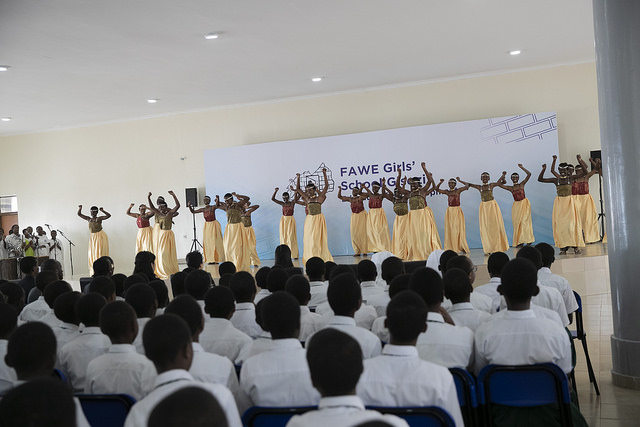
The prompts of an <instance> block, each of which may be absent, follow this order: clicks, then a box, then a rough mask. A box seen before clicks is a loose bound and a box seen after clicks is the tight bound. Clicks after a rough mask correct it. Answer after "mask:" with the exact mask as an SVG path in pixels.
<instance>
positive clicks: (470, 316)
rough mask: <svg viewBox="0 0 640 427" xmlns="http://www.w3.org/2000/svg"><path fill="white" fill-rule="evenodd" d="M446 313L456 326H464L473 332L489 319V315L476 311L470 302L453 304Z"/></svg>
mask: <svg viewBox="0 0 640 427" xmlns="http://www.w3.org/2000/svg"><path fill="white" fill-rule="evenodd" d="M447 312H448V313H449V316H451V319H453V322H454V323H455V324H456V326H466V327H467V328H469V329H471V330H472V331H474V332H475V330H476V329H478V326H479V325H480V324H481V323H484V322H486V321H487V320H489V319H490V318H491V315H490V314H489V313H487V312H486V311H480V310H477V309H476V308H474V307H473V305H471V303H470V302H462V303H459V304H453V305H452V306H451V308H449V309H448V310H447Z"/></svg>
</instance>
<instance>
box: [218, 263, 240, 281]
mask: <svg viewBox="0 0 640 427" xmlns="http://www.w3.org/2000/svg"><path fill="white" fill-rule="evenodd" d="M235 272H236V265H235V264H234V263H232V262H231V261H225V262H221V263H220V265H219V266H218V274H220V277H222V275H223V274H227V273H231V274H233V273H235Z"/></svg>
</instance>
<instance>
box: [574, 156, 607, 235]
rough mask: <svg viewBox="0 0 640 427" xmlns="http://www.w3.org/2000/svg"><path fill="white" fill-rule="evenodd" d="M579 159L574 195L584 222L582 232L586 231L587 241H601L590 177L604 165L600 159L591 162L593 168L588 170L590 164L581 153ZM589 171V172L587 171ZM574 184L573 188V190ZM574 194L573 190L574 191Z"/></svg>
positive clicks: (581, 219) (581, 220)
mask: <svg viewBox="0 0 640 427" xmlns="http://www.w3.org/2000/svg"><path fill="white" fill-rule="evenodd" d="M576 158H577V159H578V165H576V178H575V180H574V183H575V187H576V194H575V195H574V196H573V198H574V199H575V203H576V210H577V211H578V215H579V216H580V223H581V224H582V232H583V233H584V241H585V243H595V242H598V241H600V229H599V227H598V213H597V211H596V204H595V202H594V201H593V197H591V194H589V179H591V177H592V176H593V175H595V174H596V173H598V170H599V169H600V167H601V166H602V165H601V164H600V159H597V161H593V159H591V158H590V159H589V162H591V166H592V169H591V170H590V171H588V166H587V164H586V163H585V161H584V160H582V157H581V156H580V154H578V155H577V156H576ZM587 171H588V172H587ZM573 187H574V186H573V185H572V187H571V188H572V190H573ZM572 194H573V191H572Z"/></svg>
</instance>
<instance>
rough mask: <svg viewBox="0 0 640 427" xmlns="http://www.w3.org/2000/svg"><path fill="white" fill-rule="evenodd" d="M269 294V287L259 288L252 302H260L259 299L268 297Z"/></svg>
mask: <svg viewBox="0 0 640 427" xmlns="http://www.w3.org/2000/svg"><path fill="white" fill-rule="evenodd" d="M269 295H271V292H269V289H260V292H258V293H257V294H256V296H255V298H254V299H253V303H254V304H257V303H259V302H260V300H262V299H264V298H266V297H268V296H269Z"/></svg>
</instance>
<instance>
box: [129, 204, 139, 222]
mask: <svg viewBox="0 0 640 427" xmlns="http://www.w3.org/2000/svg"><path fill="white" fill-rule="evenodd" d="M134 206H135V203H131V204H130V205H129V207H128V208H127V215H129V216H130V217H132V218H136V219H137V218H138V214H133V213H131V208H132V207H134Z"/></svg>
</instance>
